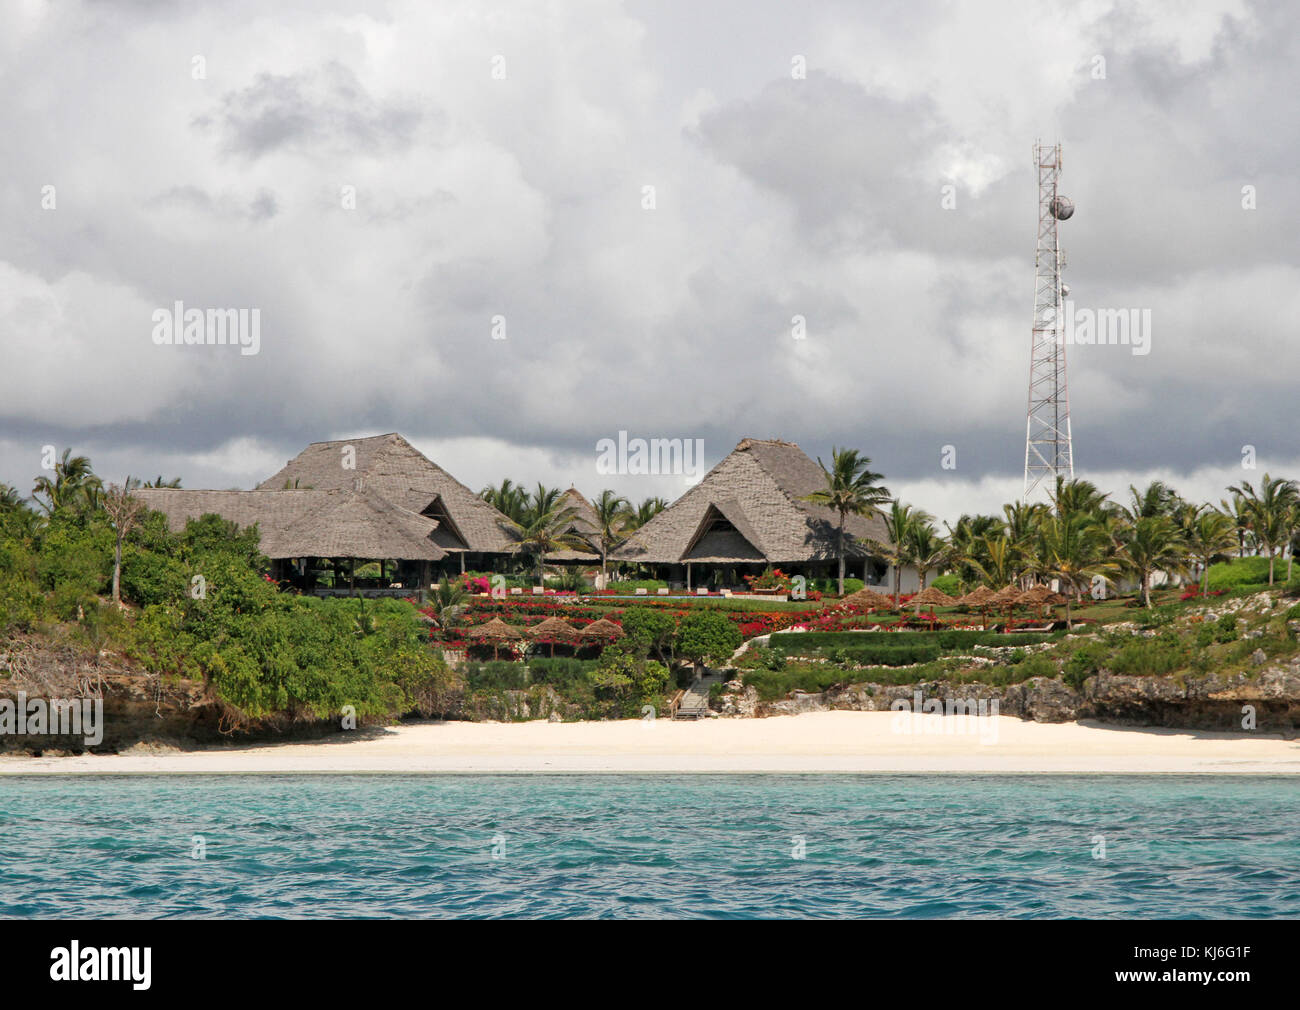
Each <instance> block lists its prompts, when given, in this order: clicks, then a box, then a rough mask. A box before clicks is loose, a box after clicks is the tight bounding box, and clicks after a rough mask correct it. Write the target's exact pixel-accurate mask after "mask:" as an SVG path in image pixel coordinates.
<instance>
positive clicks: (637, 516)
mask: <svg viewBox="0 0 1300 1010" xmlns="http://www.w3.org/2000/svg"><path fill="white" fill-rule="evenodd" d="M667 507H668V502H666V501H665V500H664V499H662V498H646V499H645V500H644V501H642V502H641V504H640V505H638V506H637V507H636V509H635V511H633V512H632V514H631V515H630V516H629V518H628V530H629V531H630V530H639V529H640V528H641V527H642V526H644V525H645V524H646V523H648V522H649V521H650V520H651V519H653V518H654V517H655V516H657V515H658V514H659V513H660V512H662V511H663V510H664V509H666V508H667Z"/></svg>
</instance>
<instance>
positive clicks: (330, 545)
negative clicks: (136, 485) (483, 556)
mask: <svg viewBox="0 0 1300 1010" xmlns="http://www.w3.org/2000/svg"><path fill="white" fill-rule="evenodd" d="M134 494H135V495H136V496H137V497H138V498H139V499H140V500H141V501H143V502H144V503H145V505H147V506H148V507H149V508H151V509H156V510H157V511H159V512H161V513H163V514H164V515H165V516H166V517H167V525H168V527H169V528H170V529H171V530H172V531H173V532H180V531H181V530H183V529H184V528H185V524H186V522H187V521H188V520H190V519H197V518H199V517H200V516H203V515H207V514H209V513H215V514H216V515H219V516H221V518H223V519H228V520H230V521H231V522H234V523H237V524H238V525H240V526H241V527H243V526H252V525H253V524H254V523H256V524H257V527H258V530H259V532H260V533H261V547H262V553H263V554H265V555H266V556H267V557H269V558H303V557H319V558H380V559H385V560H387V559H392V560H396V561H437V560H439V559H441V558H443V557H446V551H444V550H443V549H442V548H441V547H439V546H438V544H437V543H436V542H435V540H434V533H435V531H436V530H437V527H438V524H437V522H436V521H434V520H433V519H430V518H428V517H427V516H422V515H418V514H417V513H415V512H411V511H409V510H407V509H404V508H402V507H400V506H398V505H395V504H394V503H393V502H391V501H389V500H388V499H387V498H385V497H384V496H383V495H381V494H379V493H377V492H375V491H353V490H332V491H324V490H294V491H280V492H276V493H272V492H269V491H190V490H183V489H181V488H141V489H139V490H138V491H135V492H134Z"/></svg>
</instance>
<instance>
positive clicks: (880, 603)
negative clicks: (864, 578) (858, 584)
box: [840, 589, 894, 610]
mask: <svg viewBox="0 0 1300 1010" xmlns="http://www.w3.org/2000/svg"><path fill="white" fill-rule="evenodd" d="M840 602H841V603H850V604H852V605H853V606H855V607H861V608H862V609H863V610H893V609H894V601H893V600H892V599H890V598H889V597H888V596H885V595H883V594H881V593H878V592H876V591H875V590H874V589H859V590H858V591H857V592H856V593H850V594H849V595H848V596H846V597H844V599H842V600H840Z"/></svg>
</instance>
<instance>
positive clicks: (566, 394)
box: [0, 0, 1300, 518]
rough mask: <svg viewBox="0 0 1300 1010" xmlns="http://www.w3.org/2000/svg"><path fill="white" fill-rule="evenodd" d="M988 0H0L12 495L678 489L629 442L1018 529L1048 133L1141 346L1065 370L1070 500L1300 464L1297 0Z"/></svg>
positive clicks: (1115, 304) (1082, 278) (2, 297)
mask: <svg viewBox="0 0 1300 1010" xmlns="http://www.w3.org/2000/svg"><path fill="white" fill-rule="evenodd" d="M998 6H999V5H995V4H991V3H970V4H931V3H925V2H918V0H905V2H897V3H879V4H870V5H868V4H863V3H861V2H844V3H828V2H810V3H799V4H792V3H780V4H776V3H755V2H751V0H745V2H726V3H715V2H711V3H707V4H701V3H698V2H690V3H687V2H668V3H659V2H643V3H616V2H599V0H565V2H556V3H553V4H525V3H519V4H501V5H494V4H491V3H485V2H483V0H467V2H463V3H459V2H451V0H448V2H439V3H437V4H428V3H386V4H359V3H330V2H328V0H327V2H316V0H313V2H311V3H306V2H303V3H268V2H265V0H255V2H248V3H228V4H222V3H203V4H179V5H172V4H167V3H161V2H160V3H151V2H137V3H109V2H99V3H84V4H75V3H58V4H55V3H43V2H35V0H14V2H4V3H0V15H2V18H3V20H2V22H0V23H3V24H4V26H5V28H4V31H3V33H2V34H0V85H3V93H4V94H5V96H6V99H5V101H4V102H3V103H0V136H3V137H4V138H5V139H4V158H3V163H2V164H0V235H3V236H4V241H3V244H2V245H0V346H2V347H3V352H2V353H3V356H4V357H3V365H4V367H3V368H2V369H0V481H3V482H7V483H10V484H13V485H15V486H16V487H18V488H19V489H20V490H22V491H24V492H27V491H29V490H30V489H31V487H32V483H33V480H34V478H35V477H36V476H37V475H38V474H39V473H40V472H41V471H40V458H41V449H42V446H45V445H55V446H57V447H58V448H59V449H60V450H62V448H64V447H66V446H71V447H73V449H74V451H75V452H78V453H86V454H88V455H89V456H90V457H91V459H92V461H93V463H94V464H95V468H96V470H97V471H98V472H99V473H100V474H101V475H103V476H104V477H105V478H106V479H109V480H121V479H122V477H123V476H124V475H125V474H127V473H128V472H129V473H131V474H135V475H141V476H147V477H152V476H154V475H156V474H159V473H161V474H163V475H164V476H168V477H170V476H173V475H179V476H181V477H182V478H183V480H184V482H185V485H186V486H187V487H218V488H224V487H235V486H241V487H249V486H252V485H253V484H254V483H255V482H257V481H258V480H261V479H263V478H265V477H267V476H269V475H270V474H272V473H273V472H275V471H276V470H277V469H278V468H279V467H280V466H281V465H283V463H284V461H285V460H287V459H288V458H289V457H291V456H292V455H294V454H295V453H296V452H297V451H298V450H299V449H301V448H302V447H303V446H304V445H306V444H307V443H309V442H312V441H319V440H322V439H327V438H346V437H350V436H361V435H368V434H377V433H382V432H387V431H399V432H401V433H402V434H404V435H405V436H406V437H407V438H409V439H410V440H411V441H412V442H414V443H415V444H416V445H417V446H418V447H419V448H420V449H422V450H423V451H425V452H426V454H428V455H429V456H430V457H431V458H433V459H434V460H436V461H437V462H438V463H439V464H441V465H442V466H444V467H445V468H447V469H448V470H450V471H451V472H452V473H453V474H454V475H455V476H457V477H458V478H459V479H460V480H462V481H464V482H465V483H466V484H469V485H470V486H471V487H473V488H475V489H477V488H479V487H481V486H482V485H483V484H485V483H487V482H489V481H491V482H497V481H499V480H500V479H501V478H502V477H506V476H509V477H512V478H514V479H516V480H524V481H529V482H533V481H537V480H542V481H545V482H546V483H547V484H559V485H562V486H568V485H569V484H570V483H573V484H576V485H577V486H578V487H579V488H580V489H581V490H582V491H584V493H586V494H588V495H593V494H595V493H597V492H598V491H599V490H600V488H601V487H605V486H611V487H614V488H616V489H618V490H619V491H621V492H623V493H626V494H628V495H630V496H632V497H633V498H636V499H640V498H642V497H645V496H646V495H649V494H663V495H665V496H667V497H669V498H675V497H676V496H677V495H678V494H680V493H681V491H682V490H684V489H685V487H686V482H685V480H684V479H683V478H682V477H667V478H653V477H638V476H622V477H603V476H600V475H598V474H597V472H596V452H595V446H596V442H597V441H598V440H599V439H601V438H613V437H617V434H618V432H619V431H620V430H626V431H628V432H629V434H630V435H632V436H642V437H646V438H650V437H658V438H668V437H680V438H700V439H703V440H704V447H705V458H706V462H707V464H708V465H712V464H713V463H716V462H717V461H718V460H719V459H721V458H722V457H723V456H725V455H726V454H727V453H728V452H729V451H730V450H731V449H732V448H733V447H734V446H735V444H736V442H737V441H738V440H740V439H741V438H743V437H746V436H752V437H760V438H772V437H778V438H784V439H787V440H790V441H795V442H798V443H799V444H800V445H801V446H802V447H803V448H804V449H805V450H806V451H808V452H809V454H810V455H813V456H818V455H820V456H823V457H828V454H829V451H830V449H831V447H832V445H848V446H853V447H856V448H859V449H861V450H862V451H864V452H865V453H866V454H867V455H869V456H870V457H871V458H872V460H873V462H874V467H875V469H877V470H880V471H883V473H884V474H885V475H886V478H887V481H886V483H887V484H888V486H889V487H890V488H891V490H893V491H894V492H895V493H897V494H900V495H901V496H902V497H904V498H905V499H906V500H909V501H912V502H914V503H916V504H918V505H921V506H922V507H925V508H928V509H930V510H931V511H933V512H936V513H938V514H939V515H940V516H941V517H944V518H955V517H956V515H957V514H959V513H960V512H962V511H988V510H992V509H995V508H996V507H997V506H998V505H999V503H1001V502H1002V501H1006V500H1010V499H1013V498H1015V497H1018V496H1019V493H1020V490H1021V482H1022V473H1023V465H1024V425H1025V420H1024V415H1025V404H1026V383H1027V375H1028V363H1029V362H1028V358H1029V344H1030V324H1031V320H1032V310H1033V284H1034V281H1033V262H1034V238H1035V223H1036V189H1035V187H1036V182H1035V178H1034V174H1033V170H1032V161H1031V147H1032V144H1033V142H1034V141H1035V140H1036V139H1038V138H1041V139H1043V140H1044V141H1048V142H1051V141H1056V140H1059V141H1060V142H1061V143H1062V144H1063V145H1064V174H1063V177H1062V181H1061V189H1062V191H1063V192H1064V193H1067V194H1068V195H1069V196H1070V197H1071V198H1073V199H1074V201H1075V203H1076V205H1077V208H1078V209H1077V212H1076V214H1075V216H1074V218H1073V219H1072V220H1070V221H1069V222H1067V223H1065V224H1063V225H1062V226H1061V234H1062V242H1063V245H1064V247H1065V250H1066V253H1067V257H1068V261H1069V268H1068V270H1067V278H1066V279H1067V281H1068V282H1069V284H1070V287H1071V289H1072V297H1073V298H1074V300H1075V302H1076V304H1078V305H1079V306H1084V307H1092V308H1107V309H1110V308H1136V309H1149V310H1150V312H1151V318H1152V335H1151V351H1150V353H1149V354H1147V355H1145V356H1137V355H1134V354H1132V353H1131V348H1127V347H1074V348H1070V362H1069V368H1070V406H1071V411H1072V417H1073V430H1074V451H1075V462H1076V471H1077V474H1078V475H1079V476H1083V477H1087V478H1089V479H1092V480H1095V481H1097V482H1098V483H1100V484H1102V485H1103V487H1104V488H1107V489H1111V488H1114V489H1116V490H1118V491H1123V489H1124V487H1125V486H1126V485H1127V484H1128V483H1130V482H1142V483H1144V482H1145V481H1147V480H1148V479H1150V478H1151V477H1152V476H1157V475H1158V476H1162V477H1165V478H1167V479H1170V480H1172V481H1173V483H1174V484H1175V486H1177V487H1178V488H1179V489H1180V490H1182V491H1183V492H1184V493H1186V494H1188V495H1189V496H1193V497H1212V498H1213V499H1214V500H1216V501H1217V499H1218V497H1219V496H1220V494H1221V493H1222V488H1223V486H1224V484H1226V483H1228V482H1233V481H1237V480H1240V479H1241V478H1243V477H1244V478H1246V479H1251V480H1257V479H1258V477H1259V476H1261V475H1262V473H1263V471H1264V470H1266V469H1267V470H1271V471H1272V472H1273V473H1274V474H1277V473H1279V472H1280V473H1284V474H1286V475H1287V476H1291V477H1300V445H1298V444H1297V434H1296V432H1297V427H1298V425H1297V420H1298V419H1300V396H1297V393H1296V380H1297V374H1298V373H1300V339H1297V337H1298V336H1300V334H1298V333H1297V319H1298V318H1300V242H1297V239H1296V222H1297V221H1300V184H1298V182H1297V171H1296V163H1297V157H1298V156H1300V117H1297V116H1296V113H1295V101H1296V99H1295V96H1296V94H1297V92H1298V91H1300V80H1298V78H1300V70H1298V69H1297V68H1298V67H1300V24H1298V23H1297V22H1298V20H1300V16H1298V14H1297V10H1298V8H1297V6H1296V5H1295V4H1293V3H1287V2H1277V3H1258V4H1256V3H1247V2H1232V0H1228V2H1217V0H1207V2H1198V3H1196V4H1192V5H1186V4H1182V3H1172V2H1167V3H1160V2H1150V0H1144V2H1142V3H1140V4H1115V3H1108V2H1088V3H1068V4H1057V5H1053V4H1033V5H1026V4H1023V3H1014V4H1006V5H1005V6H1004V7H1003V9H1002V10H1001V12H1000V13H999V12H997V11H998ZM1187 6H1191V7H1193V8H1194V10H1193V11H1192V12H1190V13H1189V12H1188V11H1187V10H1185V7H1187ZM174 8H175V9H174ZM800 64H802V65H803V66H804V67H805V68H806V73H805V74H804V75H803V76H802V77H800V76H796V71H797V68H798V66H799V65H800ZM647 186H652V187H654V190H653V197H654V200H653V202H654V206H653V209H647V207H646V203H647V197H646V190H645V187H647ZM945 186H952V187H954V189H953V190H952V192H953V193H954V194H955V201H956V205H955V206H954V207H951V208H949V209H945V207H944V206H943V195H944V187H945ZM1247 186H1249V187H1253V190H1252V192H1253V194H1254V201H1255V209H1246V208H1245V207H1243V200H1244V199H1245V198H1244V197H1243V187H1247ZM48 187H53V189H52V190H51V189H49V188H48ZM345 187H352V189H351V190H347V189H346V188H345ZM348 192H354V193H355V206H354V207H350V206H348V205H347V204H348V203H349V201H348V199H347V198H346V195H347V193H348ZM1246 202H1247V203H1249V202H1250V201H1249V200H1246ZM51 204H52V206H51ZM178 300H180V301H182V302H184V304H185V305H186V306H187V307H197V308H204V309H208V308H247V309H252V308H257V309H260V312H261V346H260V352H259V353H258V354H255V355H243V354H240V353H239V352H238V350H237V349H231V348H228V347H212V346H198V347H191V346H181V347H174V346H172V347H168V346H157V345H155V343H154V342H153V340H152V339H151V336H152V332H153V327H154V324H153V320H152V315H153V313H154V311H155V310H156V309H158V308H161V307H165V308H168V309H170V307H171V306H172V305H173V303H174V302H175V301H178ZM495 316H500V317H503V318H504V320H505V339H503V340H494V339H493V332H492V326H493V317H495ZM795 316H802V317H804V318H805V319H806V321H807V323H806V325H807V331H806V334H807V335H806V337H805V338H804V339H802V340H796V339H795V338H794V337H793V336H792V332H791V320H792V318H793V317H795ZM945 445H951V446H954V447H955V449H956V463H957V466H956V469H954V470H945V469H942V468H941V461H942V450H943V447H944V446H945ZM1245 445H1251V446H1254V447H1255V451H1256V454H1257V460H1258V462H1257V472H1254V473H1252V472H1243V470H1242V467H1241V464H1240V461H1241V458H1242V447H1243V446H1245Z"/></svg>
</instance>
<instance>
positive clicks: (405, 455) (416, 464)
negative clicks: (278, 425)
mask: <svg viewBox="0 0 1300 1010" xmlns="http://www.w3.org/2000/svg"><path fill="white" fill-rule="evenodd" d="M349 464H351V466H349ZM286 486H287V487H289V488H293V487H298V488H313V489H315V490H317V491H322V490H325V491H330V490H342V489H345V488H358V487H359V488H360V489H362V490H366V491H375V492H378V493H379V494H380V495H382V496H383V497H384V498H386V499H387V500H388V501H390V502H392V503H393V504H395V505H397V506H399V507H400V508H403V509H406V510H408V511H410V512H415V513H418V514H420V515H422V516H426V517H427V518H429V519H433V520H435V521H436V522H437V524H438V526H437V530H436V532H435V533H434V537H433V539H434V542H435V543H436V544H437V545H438V546H439V547H441V548H442V549H443V550H444V551H446V552H447V553H449V554H458V553H459V554H465V553H477V554H504V553H508V552H509V551H510V550H511V548H512V546H513V543H514V539H513V538H512V537H511V536H510V533H509V528H510V527H509V520H507V519H506V517H505V516H504V515H502V514H501V513H500V512H498V511H497V510H496V509H495V508H493V507H492V506H491V505H489V504H488V503H487V502H485V501H484V500H483V499H482V498H480V497H479V496H478V495H476V494H475V493H474V492H473V491H471V490H470V489H469V488H467V487H466V486H465V485H464V484H462V483H460V481H458V480H456V478H454V477H453V476H452V475H451V474H449V473H447V471H446V470H444V469H442V468H441V467H440V466H438V465H437V464H436V463H434V462H433V461H432V460H430V459H428V458H427V457H426V456H424V455H423V454H422V453H421V452H420V451H419V450H418V449H416V448H415V447H414V446H413V445H411V443H410V442H408V441H407V440H406V439H404V438H403V437H402V436H401V435H398V434H396V433H395V432H391V433H389V434H387V435H375V436H373V437H370V438H350V439H335V440H333V441H330V442H313V443H312V444H311V445H309V446H307V448H306V449H304V450H303V451H302V452H300V453H298V455H297V456H295V457H294V458H293V459H291V460H289V462H288V463H286V464H285V465H284V467H283V468H281V469H280V470H279V471H278V472H277V473H276V474H275V475H274V476H272V477H268V478H267V479H266V480H264V481H262V483H261V484H259V485H258V486H257V489H258V490H259V491H275V492H282V491H283V489H284V488H285V487H286Z"/></svg>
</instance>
